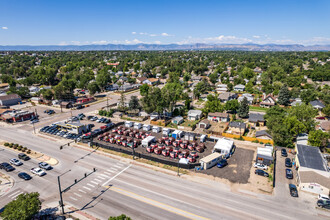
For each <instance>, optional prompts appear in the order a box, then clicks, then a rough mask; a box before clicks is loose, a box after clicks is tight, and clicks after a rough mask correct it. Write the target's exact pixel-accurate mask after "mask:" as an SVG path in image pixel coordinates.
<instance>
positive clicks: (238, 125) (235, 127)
mask: <svg viewBox="0 0 330 220" xmlns="http://www.w3.org/2000/svg"><path fill="white" fill-rule="evenodd" d="M245 130H246V124H245V123H244V122H238V121H231V122H230V123H229V125H228V130H227V133H230V134H237V135H240V136H242V135H243V134H244V132H245Z"/></svg>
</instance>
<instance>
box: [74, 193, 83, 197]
mask: <svg viewBox="0 0 330 220" xmlns="http://www.w3.org/2000/svg"><path fill="white" fill-rule="evenodd" d="M73 194H75V195H76V196H78V197H82V196H81V195H80V194H78V193H73Z"/></svg>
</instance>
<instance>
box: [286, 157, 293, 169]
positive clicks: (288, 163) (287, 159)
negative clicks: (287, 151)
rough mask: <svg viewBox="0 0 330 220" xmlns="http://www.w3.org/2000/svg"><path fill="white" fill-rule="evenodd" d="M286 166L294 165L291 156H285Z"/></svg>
mask: <svg viewBox="0 0 330 220" xmlns="http://www.w3.org/2000/svg"><path fill="white" fill-rule="evenodd" d="M285 166H286V167H292V162H291V159H290V158H285Z"/></svg>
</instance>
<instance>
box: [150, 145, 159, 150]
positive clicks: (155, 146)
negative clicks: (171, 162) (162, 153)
mask: <svg viewBox="0 0 330 220" xmlns="http://www.w3.org/2000/svg"><path fill="white" fill-rule="evenodd" d="M150 146H151V147H152V148H153V149H155V148H157V147H158V145H157V144H151V145H150Z"/></svg>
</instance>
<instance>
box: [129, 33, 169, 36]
mask: <svg viewBox="0 0 330 220" xmlns="http://www.w3.org/2000/svg"><path fill="white" fill-rule="evenodd" d="M132 34H133V35H135V34H139V35H144V36H149V37H173V36H174V35H171V34H168V33H165V32H164V33H161V34H153V33H151V34H150V33H147V32H139V33H136V32H132Z"/></svg>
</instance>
